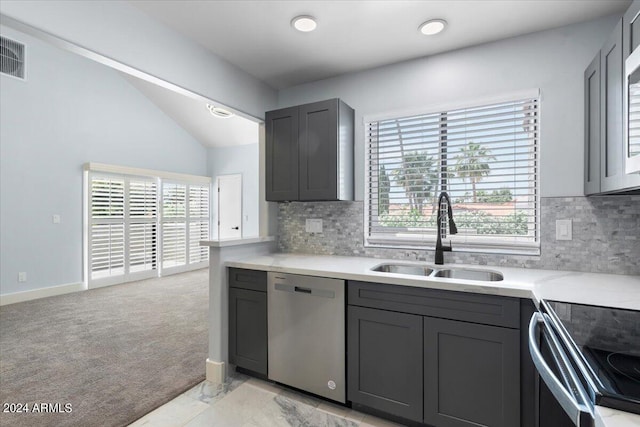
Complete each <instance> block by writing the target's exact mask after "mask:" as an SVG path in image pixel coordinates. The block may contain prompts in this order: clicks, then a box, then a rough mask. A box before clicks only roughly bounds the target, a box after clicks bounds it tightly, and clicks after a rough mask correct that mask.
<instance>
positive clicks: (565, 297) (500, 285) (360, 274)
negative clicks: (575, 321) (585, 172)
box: [227, 253, 640, 310]
mask: <svg viewBox="0 0 640 427" xmlns="http://www.w3.org/2000/svg"><path fill="white" fill-rule="evenodd" d="M385 262H389V263H395V264H411V265H423V266H424V265H429V266H433V265H432V264H430V263H424V262H416V261H402V260H390V259H377V258H365V257H345V256H332V255H302V254H280V253H279V254H269V255H266V256H259V257H255V258H249V259H244V260H240V261H232V262H229V263H227V265H228V266H230V267H238V268H248V269H254V270H264V271H280V272H287V273H293V274H304V275H309V276H322V277H331V278H336V279H344V280H361V281H369V282H376V283H387V284H392V285H403V286H415V287H422V288H433V289H445V290H451V291H461V292H473V293H482V294H492V295H502V296H510V297H517V298H531V299H533V300H534V302H536V303H537V302H539V301H540V299H550V300H555V301H566V302H574V303H580V304H589V305H600V306H607V307H617V308H626V309H631V310H640V276H623V275H616V274H598V273H581V272H575V271H557V270H537V269H527V268H513V267H491V266H477V265H465V264H445V265H442V266H437V268H438V269H443V268H472V269H475V270H489V271H499V272H500V273H502V274H503V276H504V280H502V281H499V282H478V281H473V280H463V279H448V278H441V277H423V276H409V275H406V274H394V273H380V272H374V271H371V268H372V267H375V266H377V265H378V264H382V263H385Z"/></svg>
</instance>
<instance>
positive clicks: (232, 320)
mask: <svg viewBox="0 0 640 427" xmlns="http://www.w3.org/2000/svg"><path fill="white" fill-rule="evenodd" d="M229 361H230V362H231V363H233V364H235V365H237V366H240V367H241V368H245V369H249V370H251V371H254V372H257V373H259V374H263V375H267V293H266V292H256V291H248V290H245V289H236V288H230V289H229Z"/></svg>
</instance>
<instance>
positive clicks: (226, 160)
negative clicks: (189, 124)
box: [207, 133, 260, 237]
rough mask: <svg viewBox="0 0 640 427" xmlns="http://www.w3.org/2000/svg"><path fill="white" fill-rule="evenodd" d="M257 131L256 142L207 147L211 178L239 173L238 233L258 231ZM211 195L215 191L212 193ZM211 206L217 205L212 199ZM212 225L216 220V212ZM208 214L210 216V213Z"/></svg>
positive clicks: (255, 233)
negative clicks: (240, 198) (240, 191)
mask: <svg viewBox="0 0 640 427" xmlns="http://www.w3.org/2000/svg"><path fill="white" fill-rule="evenodd" d="M258 150H259V146H258V134H257V133H256V142H255V143H253V144H248V145H239V146H235V147H220V148H209V149H208V150H207V175H209V176H210V177H211V178H212V179H213V180H215V179H216V176H219V175H231V174H241V175H242V216H243V219H242V236H243V237H254V236H258V235H259V224H260V219H259V218H258V215H259V207H258V204H259V197H260V195H259V189H260V187H259V185H260V176H259V168H258V159H259V151H258ZM214 197H215V194H214ZM214 206H217V204H216V203H214ZM212 214H213V215H216V219H214V222H213V224H214V227H215V224H217V213H216V212H212ZM213 215H212V216H213Z"/></svg>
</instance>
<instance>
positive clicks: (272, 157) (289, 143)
mask: <svg viewBox="0 0 640 427" xmlns="http://www.w3.org/2000/svg"><path fill="white" fill-rule="evenodd" d="M265 128H266V141H267V142H266V174H267V176H266V184H267V186H266V188H267V191H266V194H267V200H273V201H281V200H298V167H299V166H298V108H297V107H291V108H283V109H281V110H277V111H269V112H268V113H267V114H266V124H265Z"/></svg>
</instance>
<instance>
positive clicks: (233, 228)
mask: <svg viewBox="0 0 640 427" xmlns="http://www.w3.org/2000/svg"><path fill="white" fill-rule="evenodd" d="M231 229H232V230H240V227H231Z"/></svg>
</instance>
